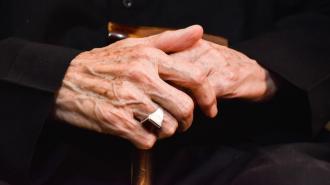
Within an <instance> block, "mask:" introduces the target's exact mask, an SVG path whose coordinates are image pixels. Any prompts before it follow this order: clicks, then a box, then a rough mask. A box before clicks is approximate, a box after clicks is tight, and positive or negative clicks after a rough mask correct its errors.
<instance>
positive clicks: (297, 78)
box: [233, 29, 330, 136]
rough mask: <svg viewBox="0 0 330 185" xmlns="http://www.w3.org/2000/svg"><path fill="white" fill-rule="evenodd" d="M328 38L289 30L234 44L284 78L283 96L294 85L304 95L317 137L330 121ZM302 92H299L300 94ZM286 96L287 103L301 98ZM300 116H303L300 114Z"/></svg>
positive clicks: (308, 31)
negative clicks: (321, 41)
mask: <svg viewBox="0 0 330 185" xmlns="http://www.w3.org/2000/svg"><path fill="white" fill-rule="evenodd" d="M327 35H328V34H326V33H325V32H324V33H322V31H321V32H320V31H319V32H318V33H315V32H314V31H312V30H301V29H288V30H284V31H280V32H274V33H269V34H265V35H263V36H261V37H259V38H256V39H252V40H248V41H245V42H242V43H238V44H235V45H233V48H234V49H237V50H238V51H241V52H242V53H244V54H246V55H248V56H249V57H251V58H253V59H255V60H256V61H257V62H258V63H259V64H260V65H261V66H263V67H265V68H266V69H268V70H269V71H270V72H272V73H275V74H276V75H278V76H279V77H280V78H281V79H283V80H282V81H281V82H282V83H285V84H286V85H284V86H280V89H279V91H280V92H281V94H282V95H283V94H285V93H286V89H285V88H287V87H288V86H294V88H291V89H297V90H299V91H301V92H302V93H303V94H304V99H305V100H299V101H307V105H308V109H309V113H310V115H308V119H309V120H310V121H309V122H311V125H310V127H311V134H312V135H314V136H315V135H316V134H318V133H319V132H320V131H321V130H322V129H323V127H324V124H325V123H327V122H328V121H329V120H330V118H329V110H330V97H329V89H330V80H329V76H330V70H329V69H330V66H329V62H328V58H329V57H328V53H329V52H330V50H329V47H328V45H329V43H330V37H329V36H327ZM320 40H323V43H320ZM281 87H282V88H281ZM297 90H296V91H297ZM301 92H298V91H297V94H301ZM291 94H292V91H291ZM282 97H286V100H284V101H285V102H286V103H290V102H292V101H291V100H293V99H297V97H295V96H290V97H288V96H285V95H284V96H282ZM283 106H285V104H283ZM296 107H297V108H296V109H295V110H291V111H296V112H299V110H300V107H299V105H297V106H296ZM296 115H298V116H299V113H297V114H296ZM300 116H305V115H303V114H300Z"/></svg>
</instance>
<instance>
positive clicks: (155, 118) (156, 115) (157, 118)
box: [141, 108, 164, 128]
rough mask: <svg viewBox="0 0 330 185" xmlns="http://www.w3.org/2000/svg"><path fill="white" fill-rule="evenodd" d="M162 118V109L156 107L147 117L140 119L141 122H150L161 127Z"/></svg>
mask: <svg viewBox="0 0 330 185" xmlns="http://www.w3.org/2000/svg"><path fill="white" fill-rule="evenodd" d="M163 119H164V111H163V109H162V108H158V109H157V110H156V111H155V112H153V113H151V114H149V116H148V117H147V118H145V119H144V120H142V121H141V123H145V122H151V123H152V124H153V125H154V126H156V127H157V128H161V127H162V123H163Z"/></svg>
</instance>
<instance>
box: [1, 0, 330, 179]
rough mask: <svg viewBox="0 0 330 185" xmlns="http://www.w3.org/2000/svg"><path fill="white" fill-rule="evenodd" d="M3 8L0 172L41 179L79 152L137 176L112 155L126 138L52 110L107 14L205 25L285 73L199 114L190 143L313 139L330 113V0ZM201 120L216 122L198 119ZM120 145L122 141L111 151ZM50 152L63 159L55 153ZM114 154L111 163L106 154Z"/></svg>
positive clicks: (123, 19) (114, 0)
mask: <svg viewBox="0 0 330 185" xmlns="http://www.w3.org/2000/svg"><path fill="white" fill-rule="evenodd" d="M0 14H1V16H0V21H1V22H0V23H1V29H0V87H1V91H0V102H1V105H0V179H4V180H5V181H8V182H9V183H13V184H16V183H18V184H19V183H26V182H28V180H27V179H28V178H32V180H33V182H43V180H45V179H47V178H50V177H51V176H52V175H54V174H56V173H55V171H56V170H59V169H63V168H66V169H67V167H63V166H62V167H61V165H64V166H65V163H70V162H71V163H72V164H71V165H70V166H75V165H76V166H79V165H81V163H82V162H81V160H78V159H75V156H76V155H75V154H78V155H79V157H80V158H81V159H87V158H93V160H91V161H93V162H90V164H89V163H88V162H86V165H87V166H88V165H90V166H89V167H86V166H85V167H86V168H94V167H95V168H100V169H104V170H105V171H106V170H108V171H111V174H112V176H111V177H108V178H109V180H110V179H111V180H112V182H116V179H117V178H118V179H121V178H124V179H125V178H128V179H129V172H127V173H126V174H125V173H124V174H123V173H119V171H120V169H121V168H122V171H125V170H126V169H129V166H130V164H129V162H127V161H126V162H125V161H124V162H118V161H117V163H116V162H114V161H116V160H117V159H119V158H120V157H122V158H123V156H122V153H123V151H126V152H127V151H130V146H126V145H127V143H126V142H124V141H121V140H118V139H116V138H114V137H111V136H99V135H96V134H93V133H89V132H88V131H82V130H80V129H76V128H71V127H69V126H65V125H64V124H58V123H57V121H54V120H53V118H52V117H53V116H52V109H53V104H54V95H55V93H56V91H57V90H58V88H59V86H60V84H61V80H62V78H63V75H64V74H65V71H66V68H67V66H68V64H69V62H70V61H71V60H72V59H73V58H74V57H75V56H76V55H77V54H78V53H79V52H81V51H83V50H88V49H91V48H94V47H102V46H105V45H107V44H108V40H107V22H108V21H109V20H112V21H115V22H118V23H124V24H132V25H150V26H166V27H173V28H181V27H184V26H188V25H191V24H200V25H202V26H203V27H204V29H205V32H207V33H210V34H215V35H221V36H224V37H226V38H228V39H229V41H230V45H231V47H233V48H235V49H237V50H239V51H242V52H243V53H245V54H246V55H248V56H249V57H251V58H254V59H256V60H257V61H258V62H259V63H260V64H261V65H262V66H264V67H265V68H267V69H268V70H270V71H271V72H272V73H273V75H274V76H275V77H276V79H278V81H279V84H280V91H279V92H278V94H277V95H276V97H275V98H274V99H273V100H271V101H269V102H265V103H261V104H254V103H248V102H240V101H229V102H222V103H220V107H221V108H220V117H219V118H217V119H215V120H207V119H206V118H205V117H203V116H197V118H196V121H195V122H196V123H195V125H197V126H194V127H198V128H199V127H201V128H199V129H197V130H199V131H198V132H194V131H193V129H194V128H192V131H191V132H189V133H188V134H187V136H186V138H184V139H182V142H183V143H185V142H187V141H190V142H193V141H195V142H196V143H199V142H201V141H200V139H197V138H201V137H203V138H204V137H205V136H208V137H209V138H211V139H210V140H212V142H215V143H217V142H218V141H219V140H218V138H219V137H221V142H224V143H225V142H227V141H228V142H229V143H232V142H233V141H234V140H235V141H234V142H239V143H240V142H242V141H251V142H254V143H255V142H256V143H259V142H260V143H266V144H267V143H274V142H275V143H277V142H292V141H311V140H312V139H313V138H312V136H313V135H314V136H316V135H317V134H318V133H319V132H320V131H321V130H322V128H323V125H324V124H325V123H326V122H327V121H329V120H330V96H329V94H330V47H329V46H330V34H329V33H330V1H328V0H310V1H308V0H250V1H244V0H230V1H225V0H205V1H191V0H93V1H91V0H89V1H87V0H30V1H26V0H10V1H9V0H7V1H5V0H1V2H0ZM197 114H198V113H197ZM237 115H239V116H237ZM202 121H203V122H211V123H213V122H215V124H211V123H210V124H206V126H200V125H198V122H202ZM243 122H244V123H243ZM219 123H220V124H219ZM219 125H220V126H219ZM210 128H211V131H210ZM214 128H215V129H214ZM219 130H225V131H224V132H223V134H219V133H222V132H221V131H219ZM228 133H230V134H228ZM196 135H197V136H196ZM220 135H221V136H220ZM189 136H191V138H189ZM199 136H201V137H199ZM182 137H183V136H182ZM208 137H206V140H207V138H208ZM187 138H188V139H187ZM214 138H216V139H214ZM274 138H276V139H274ZM121 142H122V143H121ZM219 142H220V141H219ZM123 145H125V146H123ZM104 146H108V148H106V149H105V148H104ZM116 146H121V148H122V149H121V150H120V151H118V152H116V151H114V150H112V148H114V147H116ZM119 148H120V147H119ZM68 151H71V153H70V152H68ZM72 151H74V152H73V153H75V154H73V153H72ZM68 153H69V154H68ZM128 153H129V152H128ZM36 156H37V157H36ZM52 156H55V158H56V160H55V161H57V162H54V163H52V162H50V161H52V160H49V158H50V157H52ZM68 156H69V157H68ZM81 156H85V158H84V157H81ZM109 156H111V157H110V158H112V159H114V160H112V162H111V165H110V166H109V165H106V164H104V163H103V162H102V161H104V160H108V158H109ZM124 156H125V155H124ZM128 156H129V155H128ZM58 161H61V162H58ZM63 161H64V162H63ZM65 161H66V162H65ZM72 161H73V162H72ZM95 161H98V162H95ZM50 163H51V164H50ZM60 164H61V165H60ZM97 165H99V166H97ZM45 166H47V167H45ZM48 166H49V167H48ZM100 166H102V167H100ZM44 168H46V169H47V170H46V171H47V172H43V169H44ZM114 168H116V169H117V170H118V174H116V172H114V170H113V169H114ZM72 170H73V169H72ZM75 170H77V169H75ZM78 171H79V170H78ZM45 173H46V174H45ZM77 173H81V174H84V173H85V171H83V170H82V171H79V172H77ZM86 173H87V172H86ZM89 175H91V174H89ZM93 175H94V176H98V175H99V176H102V175H104V176H107V175H106V173H105V174H101V175H100V174H97V175H96V174H92V176H93ZM34 176H36V177H35V179H38V181H37V180H35V179H34ZM63 176H64V177H65V175H63V174H61V173H59V174H58V179H61V178H63ZM87 176H88V175H87ZM41 177H42V178H41ZM100 178H101V177H100ZM40 179H43V180H40ZM101 179H102V178H101ZM118 179H117V180H118ZM39 180H40V181H39ZM87 182H88V180H87ZM0 184H1V182H0Z"/></svg>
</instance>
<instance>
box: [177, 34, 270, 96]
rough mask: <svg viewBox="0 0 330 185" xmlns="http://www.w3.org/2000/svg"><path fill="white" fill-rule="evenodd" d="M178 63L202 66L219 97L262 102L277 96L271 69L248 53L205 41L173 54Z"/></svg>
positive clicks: (202, 70)
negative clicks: (268, 69)
mask: <svg viewBox="0 0 330 185" xmlns="http://www.w3.org/2000/svg"><path fill="white" fill-rule="evenodd" d="M171 56H172V57H173V58H174V59H175V60H176V61H177V62H181V61H189V62H191V63H192V64H194V65H196V66H199V67H198V68H199V69H200V72H199V73H200V74H203V75H204V77H201V78H202V79H203V78H206V79H208V80H209V83H210V84H211V85H212V87H213V88H212V90H213V91H214V92H215V94H216V95H217V97H218V98H241V99H248V100H252V101H261V100H264V99H267V98H270V97H272V96H273V94H274V93H275V91H276V86H275V83H274V81H273V80H272V78H271V77H270V74H269V72H268V71H267V70H266V69H264V68H262V67H261V66H260V65H259V64H258V63H257V62H256V61H255V60H253V59H250V58H249V57H247V56H246V55H244V54H242V53H240V52H238V51H235V50H233V49H230V48H228V47H225V46H220V45H217V44H214V43H211V42H208V41H205V40H200V41H199V42H198V43H196V44H195V45H194V46H193V47H191V48H189V49H187V50H185V51H182V52H178V53H174V54H172V55H171Z"/></svg>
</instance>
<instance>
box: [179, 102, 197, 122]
mask: <svg viewBox="0 0 330 185" xmlns="http://www.w3.org/2000/svg"><path fill="white" fill-rule="evenodd" d="M193 111H194V102H193V101H192V99H191V98H189V97H186V98H184V102H183V104H182V108H181V118H182V119H183V120H187V119H189V118H190V117H191V116H192V115H193Z"/></svg>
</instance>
